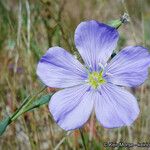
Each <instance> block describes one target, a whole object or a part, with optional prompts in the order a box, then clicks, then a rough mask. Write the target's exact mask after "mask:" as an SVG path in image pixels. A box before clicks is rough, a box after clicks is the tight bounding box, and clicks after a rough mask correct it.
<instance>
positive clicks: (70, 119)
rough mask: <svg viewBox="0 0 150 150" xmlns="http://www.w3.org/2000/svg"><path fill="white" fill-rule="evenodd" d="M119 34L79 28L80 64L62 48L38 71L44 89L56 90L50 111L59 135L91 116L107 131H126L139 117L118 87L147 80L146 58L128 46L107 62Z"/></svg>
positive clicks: (93, 26)
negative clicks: (125, 128) (62, 130)
mask: <svg viewBox="0 0 150 150" xmlns="http://www.w3.org/2000/svg"><path fill="white" fill-rule="evenodd" d="M118 38H119V34H118V31H117V30H116V29H115V28H113V27H110V26H108V25H106V24H103V23H100V22H97V21H94V20H91V21H85V22H82V23H80V24H79V25H78V27H77V29H76V30H75V38H74V39H75V46H76V48H77V50H78V51H79V53H80V55H81V57H82V59H83V61H84V64H81V63H80V62H79V61H78V60H77V59H75V58H74V56H72V55H71V54H70V53H68V52H67V51H66V50H64V49H63V48H61V47H52V48H49V50H48V51H47V52H46V54H45V55H44V56H42V58H41V59H40V61H39V64H38V66H37V75H38V76H39V78H40V79H41V80H42V82H43V83H44V84H45V85H47V86H48V87H54V88H61V89H62V90H60V91H58V92H56V93H55V94H54V95H53V97H52V98H51V100H50V102H49V110H50V112H51V114H52V115H53V117H54V120H55V121H56V122H57V124H58V125H59V126H60V127H61V128H63V129H64V130H73V129H76V128H80V127H81V126H83V125H84V124H85V123H86V122H87V120H88V119H89V117H90V114H91V113H92V111H95V114H96V117H97V120H98V121H99V123H100V124H102V125H103V126H104V127H106V128H116V127H122V126H128V125H131V124H132V123H133V121H134V120H135V119H136V118H137V117H138V114H139V106H138V103H137V101H136V98H135V97H134V96H133V95H132V94H131V93H129V92H128V91H126V90H125V89H124V88H123V87H136V86H139V85H141V84H142V83H143V82H144V81H145V80H146V79H147V77H148V67H149V66H150V54H149V52H148V50H147V49H146V48H144V47H142V46H129V47H126V48H124V49H123V50H121V51H120V52H119V53H118V54H117V55H116V56H115V57H114V58H113V59H112V60H110V56H111V54H112V52H113V50H114V49H115V48H116V45H117V41H118Z"/></svg>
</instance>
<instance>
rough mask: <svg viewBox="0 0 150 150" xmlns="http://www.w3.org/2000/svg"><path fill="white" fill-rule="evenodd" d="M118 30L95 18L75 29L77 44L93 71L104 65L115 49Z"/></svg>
mask: <svg viewBox="0 0 150 150" xmlns="http://www.w3.org/2000/svg"><path fill="white" fill-rule="evenodd" d="M118 37H119V35H118V31H117V30H116V29H115V28H113V27H110V26H108V25H106V24H103V23H100V22H97V21H95V20H91V21H85V22H82V23H80V24H79V25H78V27H77V29H76V31H75V45H76V48H77V49H78V51H79V53H80V55H81V56H82V58H83V60H84V62H85V64H86V65H87V67H89V68H91V69H92V70H93V71H96V70H98V69H99V66H98V64H99V63H101V64H102V65H104V64H105V63H106V62H107V60H108V59H109V57H110V56H111V54H112V51H113V50H114V49H115V47H116V44H117V41H118Z"/></svg>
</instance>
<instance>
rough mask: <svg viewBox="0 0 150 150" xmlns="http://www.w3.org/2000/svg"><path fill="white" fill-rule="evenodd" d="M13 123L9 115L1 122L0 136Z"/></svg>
mask: <svg viewBox="0 0 150 150" xmlns="http://www.w3.org/2000/svg"><path fill="white" fill-rule="evenodd" d="M10 123H11V118H10V117H7V118H5V119H3V120H2V121H1V122H0V136H1V135H2V134H3V133H4V132H5V130H6V128H7V126H8V125H9V124H10Z"/></svg>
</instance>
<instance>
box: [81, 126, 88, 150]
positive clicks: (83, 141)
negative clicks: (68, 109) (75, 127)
mask: <svg viewBox="0 0 150 150" xmlns="http://www.w3.org/2000/svg"><path fill="white" fill-rule="evenodd" d="M79 131H80V135H81V139H82V143H83V146H84V149H85V150H87V147H86V144H85V139H84V135H83V132H82V129H81V128H80V129H79Z"/></svg>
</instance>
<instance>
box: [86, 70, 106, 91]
mask: <svg viewBox="0 0 150 150" xmlns="http://www.w3.org/2000/svg"><path fill="white" fill-rule="evenodd" d="M105 82H106V81H105V80H104V78H103V72H102V71H101V72H92V73H90V74H89V78H88V83H89V84H90V85H91V86H92V87H93V88H94V89H97V87H98V86H99V85H101V84H104V83H105Z"/></svg>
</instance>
